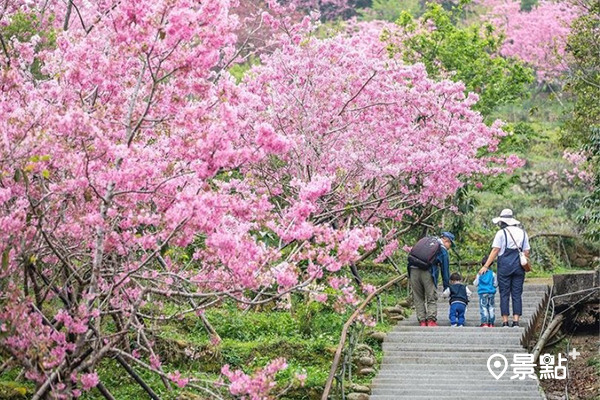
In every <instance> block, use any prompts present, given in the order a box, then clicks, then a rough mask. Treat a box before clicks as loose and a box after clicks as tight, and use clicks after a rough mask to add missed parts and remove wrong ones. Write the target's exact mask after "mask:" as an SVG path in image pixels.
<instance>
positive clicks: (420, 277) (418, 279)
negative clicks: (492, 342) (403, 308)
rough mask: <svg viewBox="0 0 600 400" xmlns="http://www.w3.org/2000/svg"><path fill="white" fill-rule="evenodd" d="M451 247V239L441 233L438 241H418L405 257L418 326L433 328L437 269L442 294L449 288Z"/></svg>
mask: <svg viewBox="0 0 600 400" xmlns="http://www.w3.org/2000/svg"><path fill="white" fill-rule="evenodd" d="M453 245H454V235H453V234H452V233H450V232H442V234H441V237H439V238H437V237H433V236H427V237H424V238H422V239H420V240H419V241H418V242H417V243H416V244H415V245H414V246H413V248H412V250H411V251H410V254H409V255H408V276H409V281H410V286H411V288H412V291H413V300H414V303H415V309H416V312H417V319H418V320H419V325H420V326H437V299H438V294H437V285H438V276H439V273H440V269H441V271H442V281H443V285H444V290H446V289H447V288H448V286H449V284H450V282H449V281H450V261H449V257H448V250H449V249H450V247H452V246H453Z"/></svg>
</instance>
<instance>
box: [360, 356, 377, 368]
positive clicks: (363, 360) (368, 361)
mask: <svg viewBox="0 0 600 400" xmlns="http://www.w3.org/2000/svg"><path fill="white" fill-rule="evenodd" d="M358 363H359V364H360V365H364V366H365V367H370V366H372V365H373V364H375V359H374V358H373V357H368V356H365V357H361V358H359V359H358Z"/></svg>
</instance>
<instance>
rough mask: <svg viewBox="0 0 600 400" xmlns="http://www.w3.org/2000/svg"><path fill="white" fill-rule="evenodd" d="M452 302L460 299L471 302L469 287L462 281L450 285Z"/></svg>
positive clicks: (463, 301) (466, 302)
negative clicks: (468, 293)
mask: <svg viewBox="0 0 600 400" xmlns="http://www.w3.org/2000/svg"><path fill="white" fill-rule="evenodd" d="M449 301H450V304H452V303H455V302H457V301H460V302H461V303H465V304H469V296H468V295H467V287H466V286H465V285H463V284H462V283H454V284H452V285H450V299H449Z"/></svg>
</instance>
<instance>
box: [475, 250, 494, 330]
mask: <svg viewBox="0 0 600 400" xmlns="http://www.w3.org/2000/svg"><path fill="white" fill-rule="evenodd" d="M486 262H487V256H486V257H483V260H481V265H485V263H486ZM473 285H475V286H477V294H478V295H479V313H480V314H481V325H479V326H481V327H483V328H493V327H494V319H495V315H494V298H495V297H496V288H497V287H498V278H497V277H496V274H495V273H494V271H492V270H491V269H488V270H487V271H486V272H485V274H483V275H480V274H477V277H476V278H475V281H473Z"/></svg>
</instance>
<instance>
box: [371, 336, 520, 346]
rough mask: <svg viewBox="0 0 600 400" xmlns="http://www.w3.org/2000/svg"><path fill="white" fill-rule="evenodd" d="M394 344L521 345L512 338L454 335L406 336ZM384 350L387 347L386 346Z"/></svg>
mask: <svg viewBox="0 0 600 400" xmlns="http://www.w3.org/2000/svg"><path fill="white" fill-rule="evenodd" d="M393 343H447V344H448V345H450V346H451V345H465V344H467V345H468V344H473V345H475V344H477V345H485V344H487V345H489V346H501V345H513V344H519V343H520V341H519V340H518V339H515V338H512V337H501V336H496V337H486V338H484V340H482V338H479V337H477V336H468V335H464V336H459V335H453V336H449V337H445V338H444V337H440V336H430V335H428V334H423V335H421V337H414V336H404V337H402V336H401V337H399V338H398V339H396V340H394V342H393ZM383 348H384V350H385V349H386V346H385V345H384V347H383Z"/></svg>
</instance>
